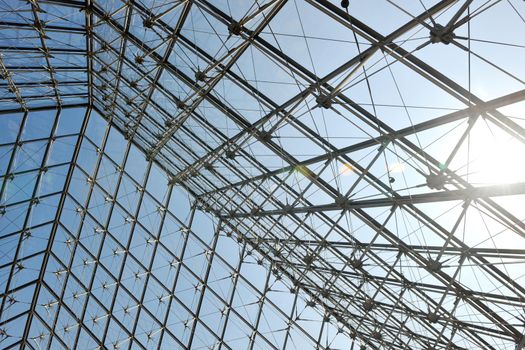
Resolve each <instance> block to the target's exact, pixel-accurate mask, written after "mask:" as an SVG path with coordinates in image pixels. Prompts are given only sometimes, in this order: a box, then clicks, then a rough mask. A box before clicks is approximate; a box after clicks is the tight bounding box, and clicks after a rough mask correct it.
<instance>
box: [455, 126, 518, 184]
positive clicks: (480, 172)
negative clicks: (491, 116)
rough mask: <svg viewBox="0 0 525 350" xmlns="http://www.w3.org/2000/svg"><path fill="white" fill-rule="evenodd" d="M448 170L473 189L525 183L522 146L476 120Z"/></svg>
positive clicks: (511, 138) (495, 128)
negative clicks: (474, 187)
mask: <svg viewBox="0 0 525 350" xmlns="http://www.w3.org/2000/svg"><path fill="white" fill-rule="evenodd" d="M460 150H461V151H460V152H458V155H457V159H455V160H456V161H455V162H452V163H451V165H450V166H449V168H451V169H453V170H455V171H456V172H457V173H458V174H460V175H461V176H462V177H464V178H465V179H466V180H468V182H469V183H471V184H473V185H496V184H511V183H516V182H523V181H525V144H524V143H523V142H521V141H520V140H518V139H517V138H516V137H514V136H513V135H510V134H509V133H508V132H507V131H504V130H503V129H501V128H500V127H498V126H496V125H494V124H492V123H490V122H489V121H485V120H483V119H480V120H478V121H477V123H476V125H475V126H474V127H473V128H472V130H471V132H470V134H469V136H468V137H467V138H466V139H465V141H464V142H463V145H462V147H461V149H460Z"/></svg>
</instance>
